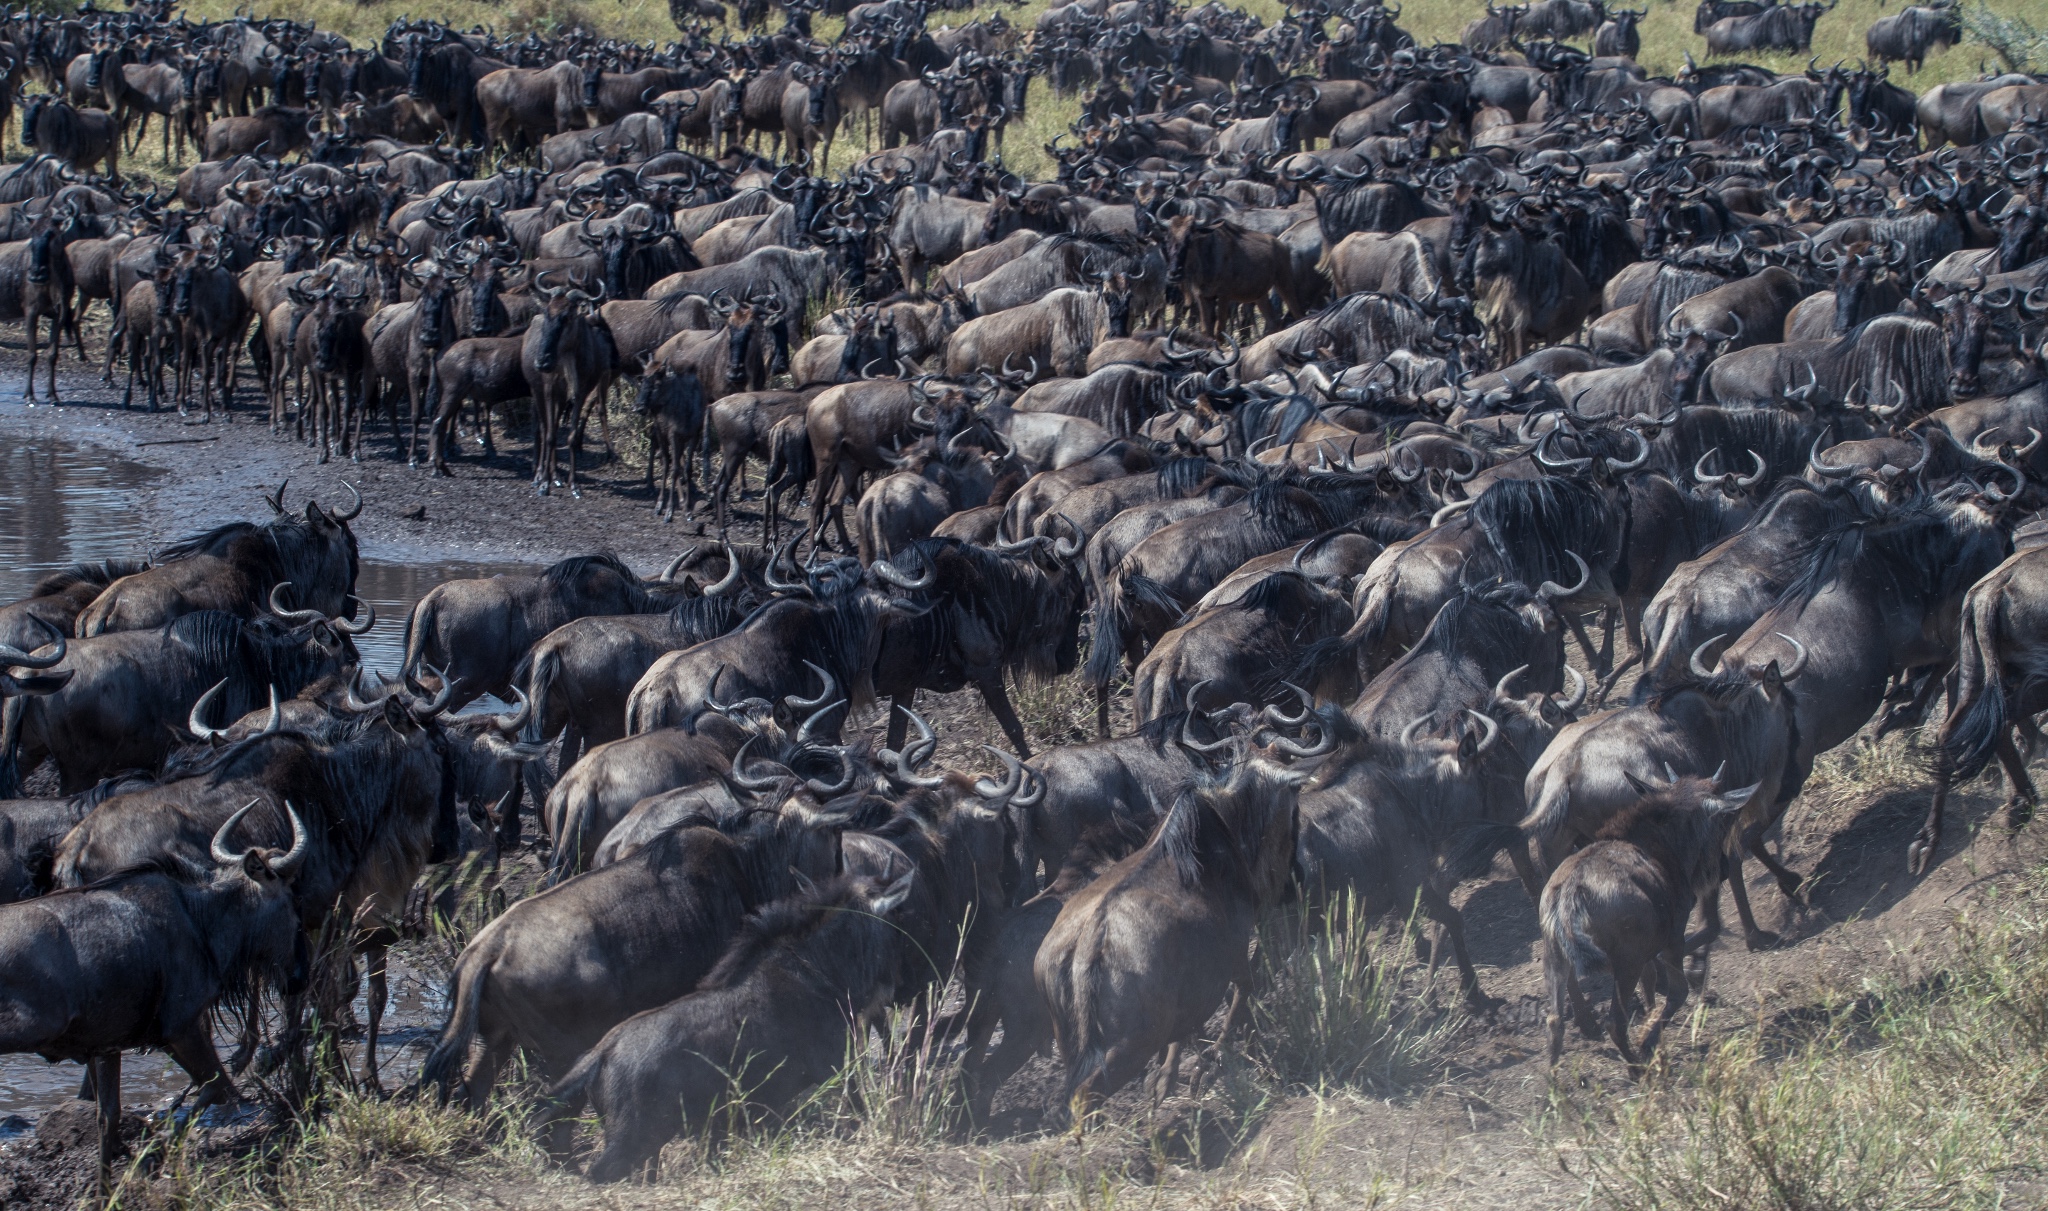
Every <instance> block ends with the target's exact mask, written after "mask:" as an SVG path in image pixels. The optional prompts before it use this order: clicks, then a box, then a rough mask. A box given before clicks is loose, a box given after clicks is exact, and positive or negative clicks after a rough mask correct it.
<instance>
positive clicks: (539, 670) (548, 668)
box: [512, 644, 562, 744]
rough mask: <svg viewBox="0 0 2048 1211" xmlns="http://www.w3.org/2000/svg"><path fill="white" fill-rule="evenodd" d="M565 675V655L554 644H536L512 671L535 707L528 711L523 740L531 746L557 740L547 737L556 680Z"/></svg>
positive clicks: (514, 677) (513, 676)
mask: <svg viewBox="0 0 2048 1211" xmlns="http://www.w3.org/2000/svg"><path fill="white" fill-rule="evenodd" d="M561 675H562V652H561V649H560V648H557V647H555V646H553V645H552V644H536V645H535V646H534V647H533V648H531V649H529V650H528V651H527V653H526V655H524V656H522V657H520V658H519V665H518V667H517V668H515V669H513V670H512V684H513V685H524V686H525V687H526V700H527V701H528V702H529V703H531V704H532V709H531V710H529V711H528V712H527V717H526V726H525V727H524V728H523V729H521V731H520V733H519V738H520V739H521V740H523V741H525V742H526V743H528V744H543V743H546V742H547V741H548V740H551V739H553V737H551V736H548V735H545V734H544V731H545V729H546V727H547V719H548V698H549V696H550V695H551V694H553V693H554V688H555V681H556V679H557V678H559V677H560V676H561Z"/></svg>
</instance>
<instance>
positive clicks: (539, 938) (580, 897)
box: [420, 810, 839, 1110]
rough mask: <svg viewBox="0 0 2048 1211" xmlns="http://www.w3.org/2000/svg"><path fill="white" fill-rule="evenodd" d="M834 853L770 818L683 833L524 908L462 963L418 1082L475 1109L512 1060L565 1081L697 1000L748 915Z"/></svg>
mask: <svg viewBox="0 0 2048 1211" xmlns="http://www.w3.org/2000/svg"><path fill="white" fill-rule="evenodd" d="M819 823H821V824H823V823H828V822H825V821H820V822H819ZM837 850H838V846H837V845H836V844H835V837H834V834H833V833H832V832H831V831H830V830H829V829H826V828H822V827H814V825H813V824H812V822H811V821H810V820H808V819H806V818H805V817H804V816H803V815H802V814H801V813H799V812H796V811H790V812H782V813H778V812H776V811H773V810H768V811H762V812H757V813H750V814H749V815H748V816H747V817H746V818H745V820H744V823H743V826H742V827H740V828H738V829H736V830H735V832H734V834H732V835H728V834H727V833H726V832H725V831H724V830H721V829H718V828H705V827H690V828H679V829H677V830H675V831H673V832H670V833H667V834H665V835H663V836H662V837H660V838H658V839H656V840H655V841H653V842H652V843H650V844H649V845H647V846H646V847H644V848H642V849H640V850H638V851H636V852H635V853H633V854H631V855H630V856H628V857H625V858H622V859H620V860H619V861H617V862H614V863H612V864H610V865H608V866H604V867H600V868H599V869H597V870H593V871H591V872H589V873H588V874H583V875H578V876H577V877H575V878H573V879H569V880H567V881H565V882H563V883H561V884H560V885H558V886H555V887H552V888H549V889H548V890H546V891H544V892H542V893H540V894H539V895H536V896H533V897H531V898H529V899H525V900H521V901H520V902H518V903H517V904H514V905H513V906H512V907H511V908H510V909H508V910H506V912H505V913H504V914H503V915H502V916H499V917H498V918H497V919H496V920H494V921H492V922H491V923H490V924H489V925H488V926H486V927H485V928H484V929H483V930H481V931H480V932H479V933H478V934H477V936H476V937H475V938H474V939H473V940H472V941H471V942H470V943H469V945H468V946H466V947H464V948H463V951H462V954H461V956H460V957H458V958H457V959H456V961H455V970H454V972H453V974H452V975H451V977H450V980H449V984H450V990H451V996H450V1003H449V1010H448V1022H447V1024H446V1025H445V1026H443V1027H442V1028H441V1036H440V1038H439V1039H438V1040H437V1041H436V1043H435V1045H434V1049H433V1050H432V1051H431V1052H430V1053H429V1054H428V1056H427V1059H426V1062H425V1063H424V1064H423V1065H422V1066H421V1068H420V1083H421V1084H422V1085H428V1086H434V1087H437V1088H438V1090H439V1092H440V1094H441V1096H443V1097H447V1096H448V1095H449V1094H450V1093H451V1092H452V1091H453V1089H454V1087H455V1086H456V1085H457V1084H458V1083H459V1084H460V1085H461V1089H462V1098H463V1102H464V1104H465V1105H467V1106H468V1107H469V1108H470V1109H471V1110H481V1109H483V1108H484V1107H485V1106H487V1105H488V1104H489V1103H490V1096H491V1087H492V1085H493V1084H495V1083H496V1081H497V1078H498V1074H499V1071H500V1070H501V1069H502V1068H503V1067H504V1065H505V1063H506V1061H508V1060H510V1059H511V1058H512V1057H513V1055H514V1053H515V1051H516V1050H519V1049H524V1050H525V1051H527V1052H528V1053H529V1054H531V1055H532V1056H533V1057H534V1059H535V1061H536V1062H537V1065H538V1067H539V1070H540V1073H541V1075H542V1077H543V1078H544V1079H546V1080H550V1081H553V1080H559V1079H561V1077H563V1076H565V1075H566V1074H567V1073H568V1071H569V1068H570V1065H571V1064H573V1063H574V1062H575V1060H576V1057H578V1056H580V1055H582V1054H583V1053H584V1052H586V1051H588V1050H589V1049H590V1048H591V1047H592V1046H594V1045H595V1044H596V1043H597V1042H598V1041H599V1040H600V1039H602V1038H603V1037H604V1035H605V1032H606V1031H608V1030H610V1029H611V1028H612V1026H614V1025H615V1024H617V1023H618V1022H620V1021H621V1020H623V1019H625V1018H626V1017H628V1016H630V1015H632V1014H635V1013H638V1012H640V1011H641V1010H644V1009H653V1008H655V1007H656V1006H659V1005H663V1004H666V1003H668V1002H669V1001H672V1000H674V999H675V998H677V997H679V996H682V995H683V994H685V993H687V992H689V991H690V990H691V989H693V988H695V987H696V986H697V985H698V982H699V981H701V980H702V979H703V978H704V977H705V975H707V974H708V973H709V972H710V971H711V970H712V969H713V967H714V966H715V965H716V964H717V962H718V959H719V956H720V955H721V954H722V953H724V951H725V950H726V947H727V943H728V942H729V941H730V940H731V939H732V938H733V936H734V935H735V934H736V933H738V932H739V930H740V928H741V924H742V922H743V921H744V919H745V917H746V915H747V914H748V913H751V912H754V911H756V910H757V909H759V908H761V907H762V906H763V905H766V904H770V903H773V902H775V901H776V900H779V899H782V898H783V897H785V896H788V895H790V894H791V893H793V892H794V891H796V890H797V879H798V878H799V877H805V876H808V877H811V878H824V877H826V876H828V875H830V874H832V873H833V872H834V870H835V868H836V867H837V866H838V864H839V861H838V853H837ZM586 956H596V959H595V961H591V959H589V958H587V957H586ZM479 1040H480V1041H481V1042H482V1044H483V1047H482V1049H481V1050H480V1051H479V1052H478V1053H477V1054H476V1055H474V1056H472V1055H471V1054H470V1052H471V1047H472V1045H473V1044H474V1043H476V1042H478V1041H479Z"/></svg>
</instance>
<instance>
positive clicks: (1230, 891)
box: [1033, 756, 1307, 1122]
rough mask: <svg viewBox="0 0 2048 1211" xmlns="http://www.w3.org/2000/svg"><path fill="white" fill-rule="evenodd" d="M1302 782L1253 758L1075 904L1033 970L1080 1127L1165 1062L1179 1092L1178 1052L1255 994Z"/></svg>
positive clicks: (1199, 795) (1187, 805) (1184, 799)
mask: <svg viewBox="0 0 2048 1211" xmlns="http://www.w3.org/2000/svg"><path fill="white" fill-rule="evenodd" d="M1306 777H1307V775H1306V774H1305V773H1301V772H1298V771H1294V770H1289V769H1285V768H1283V767H1281V766H1278V765H1275V764H1273V763H1272V762H1270V761H1268V760H1267V759H1265V758H1263V757H1256V756H1247V757H1245V758H1243V759H1241V760H1239V761H1238V762H1237V763H1236V764H1235V765H1234V767H1233V768H1232V769H1231V771H1230V774H1229V776H1228V778H1227V779H1225V780H1220V781H1211V782H1208V783H1207V784H1205V785H1202V786H1199V787H1197V788H1196V789H1194V790H1192V791H1190V792H1188V793H1186V794H1184V795H1182V796H1181V797H1180V798H1179V799H1178V800H1177V801H1175V803H1174V805H1173V807H1172V808H1171V809H1170V810H1169V811H1168V812H1167V813H1166V818H1165V819H1164V820H1162V821H1161V822H1160V824H1159V827H1158V829H1157V830H1156V831H1155V832H1154V833H1153V834H1152V838H1151V839H1150V840H1149V841H1147V842H1146V843H1145V845H1144V847H1143V848H1141V849H1139V850H1138V852H1136V853H1134V854H1132V855H1131V856H1130V857H1128V858H1125V859H1123V860H1122V861H1120V862H1118V863H1117V864H1116V865H1114V866H1112V867H1110V868H1109V870H1108V872H1107V873H1105V874H1104V875H1103V876H1102V878H1100V879H1098V880H1096V881H1095V882H1094V883H1092V884H1090V885H1089V886H1088V887H1087V888H1086V889H1085V890H1083V891H1082V892H1081V893H1080V894H1079V895H1076V896H1075V897H1074V898H1073V899H1071V900H1068V901H1067V903H1066V905H1065V907H1063V908H1061V909H1060V915H1059V917H1058V919H1057V920H1055V921H1054V922H1053V926H1052V929H1051V930H1049V931H1048V932H1047V933H1046V936H1045V942H1044V943H1043V944H1042V945H1041V946H1040V947H1039V950H1038V957H1037V959H1036V961H1035V963H1034V964H1033V968H1034V974H1035V977H1036V979H1037V983H1038V989H1039V993H1040V995H1042V996H1043V997H1044V998H1045V1002H1046V1005H1047V1007H1048V1008H1049V1009H1050V1010H1051V1013H1052V1021H1053V1038H1054V1041H1055V1042H1056V1043H1057V1044H1058V1046H1059V1053H1060V1059H1061V1061H1062V1063H1064V1064H1065V1065H1066V1069H1067V1081H1066V1094H1067V1099H1066V1100H1067V1102H1068V1105H1069V1107H1070V1108H1071V1109H1072V1110H1073V1112H1074V1117H1075V1119H1076V1121H1077V1122H1078V1121H1080V1120H1083V1119H1085V1117H1086V1116H1087V1115H1088V1113H1089V1112H1090V1111H1091V1110H1093V1109H1094V1107H1095V1104H1096V1103H1097V1102H1099V1101H1100V1100H1101V1099H1103V1098H1107V1097H1108V1096H1109V1095H1110V1094H1112V1093H1115V1092H1116V1091H1117V1090H1118V1089H1120V1088H1122V1087H1123V1086H1124V1085H1125V1084H1126V1083H1128V1082H1129V1081H1130V1080H1131V1078H1132V1077H1134V1076H1137V1075H1138V1074H1139V1073H1140V1072H1142V1071H1144V1068H1145V1064H1146V1062H1147V1061H1148V1060H1150V1059H1151V1058H1152V1057H1153V1056H1155V1055H1160V1054H1161V1053H1164V1056H1165V1058H1164V1063H1163V1067H1162V1069H1161V1073H1160V1078H1161V1079H1160V1083H1159V1084H1160V1092H1161V1093H1162V1094H1167V1093H1171V1092H1172V1086H1173V1082H1174V1078H1175V1071H1174V1070H1175V1068H1176V1066H1177V1064H1176V1061H1177V1060H1178V1058H1179V1052H1178V1046H1179V1044H1182V1043H1184V1042H1187V1041H1189V1040H1191V1039H1192V1038H1193V1037H1194V1035H1195V1033H1196V1032H1197V1031H1199V1030H1200V1029H1201V1028H1202V1027H1203V1026H1204V1025H1205V1024H1206V1023H1207V1022H1208V1020H1209V1015H1210V1014H1211V1013H1212V1012H1214V1011H1215V1009H1216V1006H1217V1004H1218V1003H1220V1002H1221V1001H1222V999H1223V993H1224V990H1225V989H1226V988H1228V987H1230V986H1231V985H1232V984H1235V985H1236V986H1237V989H1238V992H1237V995H1236V998H1235V999H1234V1000H1233V1001H1232V1004H1231V1009H1232V1013H1231V1015H1230V1017H1231V1020H1230V1021H1228V1022H1226V1023H1225V1026H1224V1035H1223V1037H1224V1039H1225V1040H1226V1043H1225V1045H1226V1046H1227V1045H1228V1043H1227V1040H1228V1039H1229V1037H1230V1033H1231V1030H1232V1028H1233V1027H1234V1025H1235V1019H1236V1017H1237V1011H1238V1010H1239V1009H1240V1008H1241V1003H1242V1001H1243V999H1244V997H1245V996H1246V995H1248V990H1249V988H1250V977H1251V971H1250V960H1249V957H1248V956H1249V947H1250V943H1251V933H1252V927H1253V925H1254V923H1255V922H1256V921H1257V918H1258V914H1259V913H1260V912H1261V911H1262V910H1264V909H1266V908H1270V907H1272V906H1273V905H1275V904H1277V903H1279V901H1280V899H1281V897H1282V896H1284V895H1285V894H1286V891H1287V887H1288V882H1289V878H1290V876H1291V874H1292V871H1293V867H1294V843H1295V828H1296V806H1295V795H1296V790H1297V788H1298V787H1299V786H1300V785H1301V783H1302V782H1303V781H1304V780H1305V779H1306Z"/></svg>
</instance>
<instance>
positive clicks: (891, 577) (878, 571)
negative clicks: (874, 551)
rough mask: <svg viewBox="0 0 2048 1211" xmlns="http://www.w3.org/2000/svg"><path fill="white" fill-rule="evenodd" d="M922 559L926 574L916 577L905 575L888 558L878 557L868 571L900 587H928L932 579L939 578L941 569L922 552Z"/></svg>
mask: <svg viewBox="0 0 2048 1211" xmlns="http://www.w3.org/2000/svg"><path fill="white" fill-rule="evenodd" d="M920 559H921V560H922V562H923V563H924V575H923V576H920V577H916V578H912V577H910V576H907V575H905V574H904V573H903V571H902V570H901V569H899V568H898V567H897V566H896V565H895V564H894V563H893V562H891V561H890V560H887V559H877V560H876V561H875V562H874V563H872V564H870V565H869V566H868V571H870V572H873V573H874V574H875V576H876V578H877V579H880V580H883V581H887V582H888V583H889V584H893V585H895V586H896V587H897V588H899V589H927V588H930V587H931V583H932V581H934V580H937V579H938V576H939V569H938V568H937V566H936V565H934V564H933V563H932V561H931V560H929V559H924V558H923V557H922V554H921V553H920Z"/></svg>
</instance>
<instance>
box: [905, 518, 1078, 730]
mask: <svg viewBox="0 0 2048 1211" xmlns="http://www.w3.org/2000/svg"><path fill="white" fill-rule="evenodd" d="M1053 546H1054V544H1053V543H1052V542H1051V541H1050V540H1048V539H1042V538H1040V539H1031V540H1028V541H1027V542H1025V543H1023V544H1021V545H1020V546H1018V547H1011V548H1007V549H1003V550H999V551H988V550H984V549H982V548H979V547H975V546H972V545H969V544H967V543H963V542H961V541H959V540H958V539H952V538H927V539H921V540H919V541H917V542H915V543H912V544H910V546H909V548H908V549H906V550H904V551H901V552H899V553H898V554H897V555H896V556H895V557H894V559H891V560H880V561H877V562H876V563H874V564H873V565H871V567H870V568H869V572H870V574H871V575H873V576H874V577H875V578H876V579H877V580H880V581H883V582H886V583H888V584H891V585H895V586H897V587H898V588H901V589H903V590H905V591H906V592H907V593H908V594H909V595H910V596H909V602H910V604H912V605H914V606H915V607H917V609H916V611H915V612H914V613H910V614H908V615H906V616H901V617H895V618H892V619H891V620H890V621H889V623H888V625H887V627H886V628H885V630H884V633H883V636H882V645H881V648H880V650H879V651H878V653H877V655H876V659H875V692H876V693H877V694H878V695H880V694H887V695H889V696H890V699H891V701H892V702H894V703H896V704H897V705H899V706H903V707H906V708H907V707H909V706H910V705H911V702H912V700H913V699H914V697H915V696H916V693H917V691H918V690H920V689H923V690H929V691H931V692H934V693H940V694H950V693H953V692H954V691H956V690H959V689H961V688H963V687H965V686H967V685H972V686H974V687H975V689H976V690H978V691H979V692H980V694H981V698H982V701H983V703H984V704H986V705H987V707H988V709H989V713H990V714H992V715H994V716H995V718H996V722H997V724H998V725H999V726H1000V727H1001V728H1002V729H1003V735H1004V736H1006V737H1007V738H1008V739H1009V741H1010V744H1011V746H1012V747H1013V748H1015V749H1016V750H1017V753H1018V754H1019V755H1020V756H1023V757H1029V756H1030V755H1031V746H1030V744H1029V743H1027V742H1026V740H1025V736H1024V725H1023V724H1022V722H1020V721H1019V720H1018V718H1017V712H1016V709H1015V708H1014V707H1012V706H1011V704H1010V695H1009V692H1008V691H1007V690H1006V689H1005V688H1004V686H1003V680H1004V677H1005V675H1008V676H1009V677H1010V678H1012V679H1014V680H1015V681H1016V682H1017V683H1018V684H1020V685H1028V684H1032V683H1034V682H1049V681H1051V680H1052V679H1053V678H1055V677H1059V676H1061V675H1063V674H1066V673H1070V672H1072V671H1073V670H1074V664H1075V662H1076V661H1077V660H1078V659H1079V656H1080V652H1079V644H1078V635H1079V632H1080V626H1081V610H1082V607H1083V605H1084V604H1085V603H1084V601H1083V597H1082V592H1081V585H1080V578H1079V577H1078V576H1076V575H1075V573H1074V570H1073V568H1072V566H1071V565H1070V563H1069V562H1068V561H1067V560H1066V559H1062V558H1059V557H1058V555H1057V554H1056V553H1055V552H1054V550H1053ZM1041 552H1044V553H1045V554H1046V556H1047V558H1045V559H1044V560H1043V561H1041V560H1039V559H1038V558H1036V556H1037V555H1038V554H1039V553H1041ZM903 568H914V569H917V575H916V576H915V577H913V576H911V575H909V574H907V573H905V572H903V571H901V570H900V569H903ZM907 719H908V716H907V715H906V714H905V713H904V712H901V711H897V712H892V713H891V715H890V720H889V739H888V743H889V747H890V748H892V749H900V748H902V747H903V741H904V728H905V725H906V722H907Z"/></svg>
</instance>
